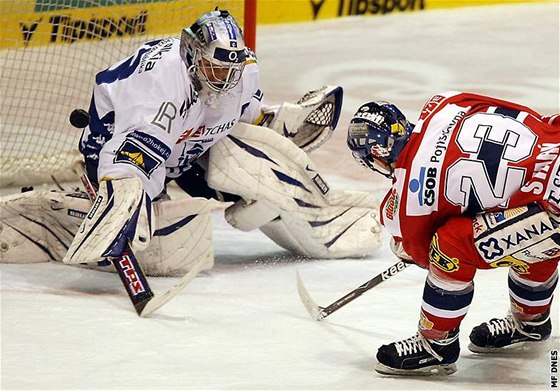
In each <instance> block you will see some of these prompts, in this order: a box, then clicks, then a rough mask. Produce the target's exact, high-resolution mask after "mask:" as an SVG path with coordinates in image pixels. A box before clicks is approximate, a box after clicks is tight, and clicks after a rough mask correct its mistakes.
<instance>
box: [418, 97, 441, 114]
mask: <svg viewBox="0 0 560 391" xmlns="http://www.w3.org/2000/svg"><path fill="white" fill-rule="evenodd" d="M444 99H445V97H444V96H441V95H435V96H434V97H433V98H432V99H430V100H429V101H428V102H427V103H426V104H425V105H424V108H423V109H422V112H421V113H420V119H422V120H424V119H426V118H427V117H428V115H430V114H431V113H432V112H433V111H434V109H435V108H436V107H437V105H438V104H439V103H440V102H441V101H442V100H444Z"/></svg>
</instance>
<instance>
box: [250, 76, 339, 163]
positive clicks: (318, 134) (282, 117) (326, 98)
mask: <svg viewBox="0 0 560 391" xmlns="http://www.w3.org/2000/svg"><path fill="white" fill-rule="evenodd" d="M342 95H343V92H342V87H338V86H325V87H323V88H320V89H318V90H315V91H310V92H308V93H306V94H305V95H304V96H303V97H302V98H301V99H300V100H299V101H298V102H297V103H295V104H294V103H287V102H284V103H283V104H281V105H277V106H270V107H269V108H268V109H267V110H266V111H265V112H264V113H263V117H262V118H261V120H260V121H257V123H258V125H259V126H266V127H267V128H270V129H272V130H274V131H275V132H276V133H278V134H280V135H282V136H284V137H286V138H288V139H290V140H291V141H293V142H294V144H296V145H297V146H298V147H300V148H301V149H303V150H304V151H305V152H310V151H312V150H314V149H316V148H318V147H320V146H321V145H322V144H324V143H325V142H326V141H327V140H328V139H329V138H330V137H331V136H332V133H333V131H334V129H335V128H336V125H337V123H338V119H339V117H340V111H341V109H342Z"/></svg>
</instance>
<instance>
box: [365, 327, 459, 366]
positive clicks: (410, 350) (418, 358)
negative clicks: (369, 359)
mask: <svg viewBox="0 0 560 391" xmlns="http://www.w3.org/2000/svg"><path fill="white" fill-rule="evenodd" d="M459 351H460V346H459V329H455V330H452V331H451V332H450V336H449V337H448V338H446V339H444V340H438V341H436V340H428V339H425V338H424V337H422V336H421V335H420V334H416V335H414V336H412V337H410V338H408V339H405V340H402V341H398V342H393V343H390V344H389V345H383V346H381V347H380V348H379V350H378V351H377V361H379V363H378V364H377V365H376V367H375V370H376V371H377V372H379V373H382V374H386V375H399V376H403V375H404V376H434V375H450V374H452V373H454V372H455V371H456V370H457V366H456V365H455V362H456V361H457V359H458V358H459Z"/></svg>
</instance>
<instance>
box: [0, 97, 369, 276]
mask: <svg viewBox="0 0 560 391" xmlns="http://www.w3.org/2000/svg"><path fill="white" fill-rule="evenodd" d="M341 99H342V90H341V89H340V87H325V88H323V89H320V90H318V91H313V92H311V93H308V94H306V96H305V97H304V98H302V100H300V102H299V103H298V104H290V103H284V104H283V105H280V106H278V107H273V108H271V109H270V110H269V111H268V112H267V113H266V114H265V116H264V120H262V119H261V121H262V123H263V125H267V126H257V125H251V124H245V123H239V124H238V125H237V126H236V127H235V128H234V129H233V130H232V131H231V132H230V133H229V134H228V135H227V137H224V138H222V139H221V140H220V141H219V142H217V143H216V144H215V145H213V147H212V148H211V149H210V150H209V151H208V153H206V154H205V155H204V156H202V157H201V158H200V159H198V160H197V162H196V164H194V165H193V166H192V167H191V168H190V170H189V171H187V172H188V175H182V176H181V177H180V180H178V181H176V182H177V184H178V185H179V186H180V187H181V188H183V189H184V190H186V191H187V193H190V194H189V195H187V196H186V197H180V198H179V199H170V197H169V196H167V194H165V192H162V193H161V194H160V195H159V197H157V198H156V197H155V198H154V201H148V203H149V206H147V205H146V202H144V203H142V202H139V201H138V200H139V199H148V200H149V199H150V197H146V195H145V192H144V191H143V189H142V184H141V181H140V180H138V179H136V178H133V177H131V178H125V179H122V180H112V181H110V183H111V185H112V186H110V187H105V186H104V185H105V184H108V183H107V182H108V181H100V186H99V194H100V195H102V198H103V196H104V198H105V199H109V198H111V197H113V199H114V203H113V204H114V205H120V208H119V207H113V208H109V205H108V204H103V203H102V204H99V203H97V202H96V204H94V205H93V206H92V202H91V201H90V200H89V198H88V196H87V194H86V193H85V192H83V191H78V190H76V191H70V192H66V191H61V190H48V191H45V190H43V191H29V192H24V193H20V194H15V195H10V196H7V197H3V198H2V199H1V201H0V219H1V223H2V230H1V231H0V242H1V243H0V245H1V247H2V252H0V255H1V261H2V263H30V262H49V261H54V262H61V261H62V260H63V259H64V257H65V256H68V255H69V251H68V249H69V248H72V245H74V246H75V243H76V241H74V239H75V238H76V239H78V240H80V237H81V236H85V235H83V233H88V232H91V231H92V230H91V229H86V230H84V232H83V233H79V232H78V231H79V230H80V227H81V226H82V223H84V221H85V220H87V218H86V217H87V216H88V214H92V213H93V212H95V210H94V208H96V207H97V208H99V209H102V210H104V211H105V213H106V214H111V216H112V217H111V218H110V219H108V221H109V222H111V224H106V225H104V226H103V228H102V229H100V230H99V231H98V232H100V233H102V234H101V235H97V236H98V237H100V238H102V239H103V240H101V241H100V243H97V242H95V243H93V242H91V243H87V246H86V247H87V248H86V250H85V251H82V250H80V251H78V256H77V255H74V256H73V257H72V258H70V260H69V261H68V260H67V259H66V260H65V263H69V264H79V265H81V266H85V267H93V268H98V269H101V270H107V271H114V268H113V266H112V264H111V262H109V261H108V260H107V257H108V256H109V254H107V251H106V250H107V248H108V247H110V246H111V243H113V242H114V241H115V240H116V238H119V237H122V236H123V235H127V234H126V233H125V232H129V231H131V230H133V231H135V233H134V234H133V235H130V236H127V238H128V239H127V240H128V241H129V243H130V244H131V248H132V249H133V250H134V252H135V254H136V256H137V258H138V261H139V262H140V264H141V266H142V269H143V270H144V272H145V273H146V274H147V275H152V276H154V275H155V276H178V275H183V274H185V273H187V272H188V271H189V270H190V269H191V267H192V265H193V263H195V262H199V261H200V260H201V259H204V267H203V270H208V269H210V268H212V266H213V264H214V255H213V244H212V218H211V213H212V212H213V211H225V218H226V220H227V221H228V222H229V223H230V224H231V225H232V226H233V227H235V228H237V229H239V230H241V231H251V230H254V229H260V230H261V231H262V232H263V233H264V234H265V235H267V236H268V237H269V238H270V239H271V240H272V241H274V242H275V243H277V244H278V245H280V246H281V247H283V248H285V249H287V250H290V251H291V252H293V253H295V254H300V255H303V256H307V257H312V258H321V259H326V258H347V257H354V258H355V257H362V256H364V255H366V254H370V253H372V252H373V251H374V250H375V249H376V248H377V247H378V246H379V243H380V234H379V232H380V226H379V223H378V220H377V217H376V208H377V207H378V201H377V200H376V199H375V197H374V196H373V195H372V194H369V193H367V192H361V191H347V190H337V189H333V188H331V186H330V185H329V184H328V183H327V182H326V180H325V179H324V178H323V177H322V176H321V174H320V173H319V172H318V171H317V169H316V168H315V165H314V163H313V162H312V161H311V159H310V158H309V156H308V154H307V153H306V152H305V150H304V149H302V148H300V147H298V146H297V145H296V143H295V142H296V141H294V138H299V140H298V141H297V142H299V143H300V145H303V146H304V148H306V149H307V150H309V147H310V146H311V147H312V148H316V147H318V145H319V144H320V143H323V142H324V141H325V140H326V139H327V138H328V137H330V135H331V134H332V132H333V130H334V127H335V126H336V120H337V118H336V117H337V116H338V112H339V111H340V102H341ZM319 116H324V117H325V118H326V119H328V121H327V122H325V123H323V124H321V123H320V121H318V120H317V118H319ZM286 123H291V124H292V127H291V130H290V131H289V132H287V133H289V134H290V136H291V137H286V134H285V133H286ZM279 124H281V125H279ZM318 139H321V141H320V143H319V142H317V141H315V142H314V141H313V140H318ZM81 165H83V163H81ZM121 186H124V187H123V188H122V191H119V187H121ZM110 193H112V195H111V196H110V195H109V194H110ZM98 198H99V197H98ZM96 201H97V200H96ZM143 204H144V205H143ZM133 207H134V208H136V212H137V213H136V215H137V217H133V216H134V214H131V213H128V212H127V211H128V210H129V209H131V208H133ZM120 216H123V217H122V218H121V217H120ZM142 216H144V217H142ZM132 220H134V221H132ZM131 221H132V222H131ZM131 224H136V225H135V226H134V227H133V228H131ZM92 225H95V224H90V226H92ZM82 229H84V228H82ZM240 240H242V236H241V237H240ZM73 241H74V243H73Z"/></svg>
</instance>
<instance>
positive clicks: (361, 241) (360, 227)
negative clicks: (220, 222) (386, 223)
mask: <svg viewBox="0 0 560 391" xmlns="http://www.w3.org/2000/svg"><path fill="white" fill-rule="evenodd" d="M332 192H333V194H334V193H335V192H334V191H332ZM344 193H353V197H351V198H360V197H361V198H362V199H368V198H369V196H370V194H368V193H365V192H344ZM356 196H357V197H356ZM340 198H342V199H343V198H345V197H344V196H343V197H340ZM371 205H375V201H373V200H372V204H371ZM260 229H261V231H262V232H263V233H264V234H265V235H266V236H268V237H269V238H270V239H272V240H273V241H274V242H275V243H276V244H278V245H279V246H281V247H283V248H285V249H288V250H291V251H295V252H297V253H300V254H303V255H306V256H308V257H311V258H327V259H331V258H359V257H363V256H365V255H368V254H371V253H372V252H373V251H374V250H375V249H377V248H378V247H379V246H380V244H381V235H380V233H381V225H380V224H379V221H378V220H377V214H376V212H375V209H374V208H373V207H372V206H370V205H367V206H366V205H359V204H358V205H355V204H354V205H353V204H350V203H348V204H344V203H341V204H338V205H335V204H332V205H331V206H329V207H324V208H321V209H320V210H318V211H316V214H315V217H314V218H313V219H312V220H309V219H306V218H302V214H301V213H293V212H292V213H290V212H287V211H283V212H282V213H281V215H280V218H278V219H275V220H273V221H271V222H270V223H268V224H265V225H264V226H262V227H261V228H260Z"/></svg>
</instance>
